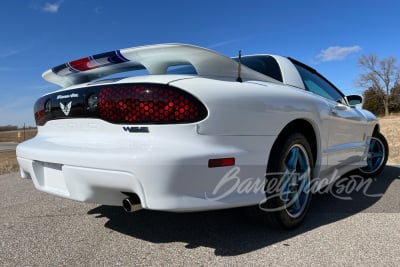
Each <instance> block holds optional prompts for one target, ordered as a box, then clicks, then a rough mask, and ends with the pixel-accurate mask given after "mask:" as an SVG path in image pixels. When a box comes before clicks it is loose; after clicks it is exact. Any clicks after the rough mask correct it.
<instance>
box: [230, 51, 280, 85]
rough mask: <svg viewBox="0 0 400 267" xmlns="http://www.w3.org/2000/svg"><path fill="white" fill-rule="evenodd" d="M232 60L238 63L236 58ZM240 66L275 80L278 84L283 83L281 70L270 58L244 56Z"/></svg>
mask: <svg viewBox="0 0 400 267" xmlns="http://www.w3.org/2000/svg"><path fill="white" fill-rule="evenodd" d="M234 60H236V61H238V59H237V58H234ZM242 64H243V65H245V66H246V67H248V68H250V69H252V70H255V71H257V72H260V73H262V74H264V75H267V76H269V77H271V78H274V79H275V80H278V81H280V82H282V81H283V79H282V73H281V68H280V67H279V65H278V62H276V60H275V59H274V58H273V57H271V56H265V55H263V56H246V57H242Z"/></svg>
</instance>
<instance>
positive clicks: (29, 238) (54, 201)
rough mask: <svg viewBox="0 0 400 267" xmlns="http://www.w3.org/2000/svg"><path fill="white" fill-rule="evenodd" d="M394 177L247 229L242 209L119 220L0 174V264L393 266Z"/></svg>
mask: <svg viewBox="0 0 400 267" xmlns="http://www.w3.org/2000/svg"><path fill="white" fill-rule="evenodd" d="M399 175H400V167H399V166H388V167H387V168H386V169H385V171H384V173H383V174H382V175H381V176H380V177H378V178H376V179H375V180H373V181H372V184H371V185H370V186H369V187H368V188H365V187H359V190H358V192H356V191H357V190H353V192H352V193H351V194H343V192H344V191H345V189H346V187H340V186H339V187H337V188H332V192H331V193H330V194H328V193H325V194H319V195H315V196H314V198H313V203H312V207H311V212H310V214H309V215H308V217H307V218H306V221H305V223H304V224H303V225H302V226H301V227H300V228H298V229H296V230H293V231H284V230H276V229H270V228H267V227H265V226H263V225H259V224H256V223H254V222H252V221H250V220H249V219H248V218H246V217H245V216H244V215H243V210H242V209H232V210H224V211H212V212H196V213H167V212H159V211H148V210H142V211H139V212H137V213H132V214H127V213H125V212H124V211H123V210H122V208H121V207H113V206H104V205H96V204H87V203H80V202H75V201H71V200H66V199H62V198H58V197H54V196H51V195H48V194H45V193H42V192H39V191H37V190H36V189H34V187H33V184H32V181H31V180H26V179H21V178H19V177H18V175H17V174H16V173H12V174H6V175H2V176H0V266H137V265H139V266H149V265H151V266H169V265H173V266H231V265H237V266H239V265H240V266H242V265H246V266H266V265H269V266H331V265H333V266H398V265H399V263H400V231H399V229H400V194H399V190H400V178H399ZM350 186H353V184H350ZM347 188H351V187H347ZM340 189H342V191H340ZM347 197H350V198H351V199H346V198H347Z"/></svg>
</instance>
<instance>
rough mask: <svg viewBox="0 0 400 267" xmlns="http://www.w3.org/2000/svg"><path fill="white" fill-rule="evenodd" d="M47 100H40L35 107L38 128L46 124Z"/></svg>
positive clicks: (43, 98)
mask: <svg viewBox="0 0 400 267" xmlns="http://www.w3.org/2000/svg"><path fill="white" fill-rule="evenodd" d="M46 99H47V98H45V97H42V98H39V99H38V100H37V101H36V103H35V106H34V113H35V120H36V124H37V125H38V126H41V125H44V124H45V123H46V113H45V110H46V103H47V102H48V101H46Z"/></svg>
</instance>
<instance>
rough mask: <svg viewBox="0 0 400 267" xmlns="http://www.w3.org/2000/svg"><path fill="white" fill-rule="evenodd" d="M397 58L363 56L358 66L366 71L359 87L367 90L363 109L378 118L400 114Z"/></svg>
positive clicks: (399, 76) (399, 73)
mask: <svg viewBox="0 0 400 267" xmlns="http://www.w3.org/2000/svg"><path fill="white" fill-rule="evenodd" d="M396 62H397V60H396V58H395V57H388V58H384V59H379V58H378V57H377V56H376V55H362V56H361V57H360V59H359V61H358V66H359V67H360V68H361V69H362V70H363V71H364V73H362V74H360V76H359V78H358V81H357V83H358V86H360V87H362V88H365V91H364V93H363V97H364V101H363V108H364V109H367V110H369V111H371V112H372V113H374V114H375V115H377V116H381V115H385V116H388V115H389V114H390V113H400V67H399V66H398V65H397V64H396Z"/></svg>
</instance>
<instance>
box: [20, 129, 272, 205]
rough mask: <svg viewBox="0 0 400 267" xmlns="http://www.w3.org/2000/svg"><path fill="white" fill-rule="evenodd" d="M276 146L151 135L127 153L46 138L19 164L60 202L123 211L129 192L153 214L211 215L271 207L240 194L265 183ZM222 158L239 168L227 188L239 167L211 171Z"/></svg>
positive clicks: (252, 139)
mask: <svg viewBox="0 0 400 267" xmlns="http://www.w3.org/2000/svg"><path fill="white" fill-rule="evenodd" d="M149 138H150V139H151V142H149ZM272 139H273V137H265V136H214V137H210V136H201V135H198V134H191V135H188V136H186V138H182V136H180V137H177V138H175V139H172V138H171V136H156V135H153V136H148V135H143V136H136V137H135V141H134V146H131V145H129V144H128V145H124V146H121V144H120V143H119V144H117V143H114V145H113V143H110V142H109V143H108V144H106V143H104V142H103V143H102V142H101V141H100V140H97V141H94V140H93V139H90V141H89V139H87V142H81V143H80V144H79V145H77V144H76V143H73V142H72V141H71V140H67V139H65V140H61V139H60V138H55V137H51V138H49V137H46V136H44V135H40V134H39V135H38V136H37V137H35V138H34V139H32V140H29V141H27V142H24V143H22V144H20V145H19V146H18V147H17V158H18V162H19V165H20V169H21V176H22V177H26V176H30V177H31V178H32V180H33V183H34V185H35V187H36V188H37V189H39V190H41V191H44V192H47V193H50V194H54V195H57V196H61V197H65V198H69V199H73V200H77V201H84V202H93V203H99V204H107V205H121V203H122V200H123V199H124V198H126V197H127V196H126V195H125V194H124V193H123V192H125V193H135V194H137V195H138V197H139V198H140V200H141V204H142V206H143V208H147V209H154V210H169V211H196V210H210V209H221V208H230V207H239V206H247V205H252V204H257V203H259V201H261V200H262V199H263V197H264V194H263V192H262V190H259V192H238V191H240V190H236V189H237V188H234V187H235V186H236V187H237V186H238V185H239V184H240V183H241V182H242V181H244V180H246V179H248V178H253V179H259V180H263V179H264V176H265V169H266V162H267V155H268V153H269V150H270V146H269V144H272V143H273V140H272ZM81 140H82V139H81ZM132 144H133V143H132ZM220 157H235V159H236V166H235V167H239V172H238V173H237V172H236V173H235V177H232V179H230V180H229V179H225V180H226V182H225V183H223V186H221V180H222V179H223V178H224V177H225V178H226V177H227V174H228V173H229V172H230V171H231V170H232V168H233V167H220V168H209V167H208V160H209V159H211V158H220ZM231 173H232V172H231ZM232 175H233V174H231V176H232ZM218 186H220V187H218ZM216 188H217V189H218V190H216ZM233 189H235V190H233ZM230 191H232V192H230ZM227 192H229V194H226V195H225V193H227ZM221 195H224V197H223V198H219V197H218V196H221Z"/></svg>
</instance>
